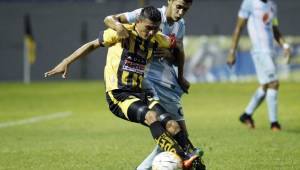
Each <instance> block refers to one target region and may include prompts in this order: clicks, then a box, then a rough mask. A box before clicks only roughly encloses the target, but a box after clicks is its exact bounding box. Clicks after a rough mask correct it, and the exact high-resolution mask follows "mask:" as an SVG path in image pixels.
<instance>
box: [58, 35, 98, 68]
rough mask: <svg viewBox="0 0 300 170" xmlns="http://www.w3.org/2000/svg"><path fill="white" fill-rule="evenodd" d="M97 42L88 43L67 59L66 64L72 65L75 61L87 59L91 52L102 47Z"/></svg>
mask: <svg viewBox="0 0 300 170" xmlns="http://www.w3.org/2000/svg"><path fill="white" fill-rule="evenodd" d="M95 41H98V40H94V41H92V42H88V43H86V44H84V45H83V46H81V47H80V48H79V49H77V50H76V51H74V52H73V53H72V54H71V55H70V56H68V57H67V58H65V59H64V62H66V63H67V64H71V63H73V62H74V61H76V60H77V59H79V58H82V57H85V56H86V55H87V54H89V53H90V52H92V51H93V50H95V49H96V48H98V47H99V46H100V45H99V43H97V42H95Z"/></svg>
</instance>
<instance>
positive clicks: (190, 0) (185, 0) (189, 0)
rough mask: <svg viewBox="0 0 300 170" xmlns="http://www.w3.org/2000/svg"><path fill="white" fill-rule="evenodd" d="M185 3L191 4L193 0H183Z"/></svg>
mask: <svg viewBox="0 0 300 170" xmlns="http://www.w3.org/2000/svg"><path fill="white" fill-rule="evenodd" d="M172 1H176V0H172ZM183 1H184V2H185V3H193V0H183Z"/></svg>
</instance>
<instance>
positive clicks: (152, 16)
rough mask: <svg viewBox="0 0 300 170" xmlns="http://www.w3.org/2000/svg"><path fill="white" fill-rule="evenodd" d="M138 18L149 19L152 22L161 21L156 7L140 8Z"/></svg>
mask: <svg viewBox="0 0 300 170" xmlns="http://www.w3.org/2000/svg"><path fill="white" fill-rule="evenodd" d="M139 19H149V20H150V21H152V22H161V13H160V11H159V10H158V9H157V8H155V7H153V6H147V7H144V8H143V9H142V11H141V14H140V16H139Z"/></svg>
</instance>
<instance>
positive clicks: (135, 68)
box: [45, 6, 198, 169]
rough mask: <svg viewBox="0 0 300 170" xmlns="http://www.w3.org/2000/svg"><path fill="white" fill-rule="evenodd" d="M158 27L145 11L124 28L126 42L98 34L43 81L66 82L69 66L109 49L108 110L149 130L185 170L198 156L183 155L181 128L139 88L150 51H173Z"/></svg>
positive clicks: (110, 33)
mask: <svg viewBox="0 0 300 170" xmlns="http://www.w3.org/2000/svg"><path fill="white" fill-rule="evenodd" d="M160 23H161V14H160V12H159V11H158V10H157V9H156V8H154V7H152V6H150V7H145V8H143V9H142V11H141V14H140V16H139V19H138V20H137V22H136V23H135V24H133V25H124V26H125V27H126V29H128V31H129V33H130V35H129V37H128V38H125V39H122V38H120V37H119V36H118V35H117V32H116V31H114V30H112V29H107V30H105V31H103V32H101V33H100V35H99V37H98V39H96V40H94V41H91V42H89V43H87V44H85V45H83V46H82V47H80V48H79V49H78V50H76V51H75V52H73V53H72V54H71V55H70V56H68V57H67V58H65V59H64V60H63V61H62V62H60V63H59V64H58V65H57V66H56V67H55V68H53V69H52V70H50V71H48V72H46V73H45V77H47V76H51V75H55V74H62V77H63V78H66V74H67V70H68V66H69V65H70V64H71V63H72V62H74V61H75V60H77V59H79V58H81V57H83V56H85V55H87V54H88V53H89V52H91V51H93V50H94V49H96V48H99V47H100V46H103V47H109V48H108V53H107V61H106V65H105V71H104V79H105V85H106V98H107V102H108V105H109V109H110V110H111V112H112V113H113V114H115V115H116V116H118V117H120V118H122V119H125V120H128V121H131V122H136V123H141V124H143V125H146V126H148V127H149V128H150V131H151V134H152V136H153V138H154V140H155V141H156V142H157V144H158V145H159V146H160V147H161V149H163V150H165V151H170V152H174V153H177V154H178V155H179V156H181V157H182V158H183V160H184V163H183V166H184V168H185V169H188V168H190V167H191V166H192V164H193V161H194V160H195V159H197V158H198V155H196V154H191V153H189V154H187V153H185V152H184V151H183V149H182V148H183V147H185V146H186V145H187V143H188V142H189V140H188V139H187V137H186V136H184V135H180V134H183V133H180V132H181V131H182V130H181V129H180V126H179V125H178V123H177V122H176V121H175V120H172V119H171V118H170V117H165V116H161V115H166V113H165V111H164V109H163V108H162V107H161V106H160V105H159V103H157V102H156V101H154V100H152V98H151V97H149V96H148V95H147V94H145V93H144V92H143V90H142V88H141V83H142V80H143V77H144V70H145V66H146V64H147V63H148V62H151V58H152V56H153V51H155V50H156V49H157V48H176V42H175V40H174V39H172V38H168V37H166V36H164V35H163V34H162V33H160V32H159V31H158V30H159V25H160ZM175 51H176V50H175ZM170 134H173V135H174V137H173V136H172V135H170ZM178 134H179V135H178ZM175 139H176V140H175Z"/></svg>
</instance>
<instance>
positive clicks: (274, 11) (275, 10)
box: [271, 2, 279, 26]
mask: <svg viewBox="0 0 300 170" xmlns="http://www.w3.org/2000/svg"><path fill="white" fill-rule="evenodd" d="M271 8H272V10H273V15H274V16H273V19H272V25H273V26H279V20H278V17H277V5H276V4H275V3H274V2H272V6H271Z"/></svg>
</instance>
